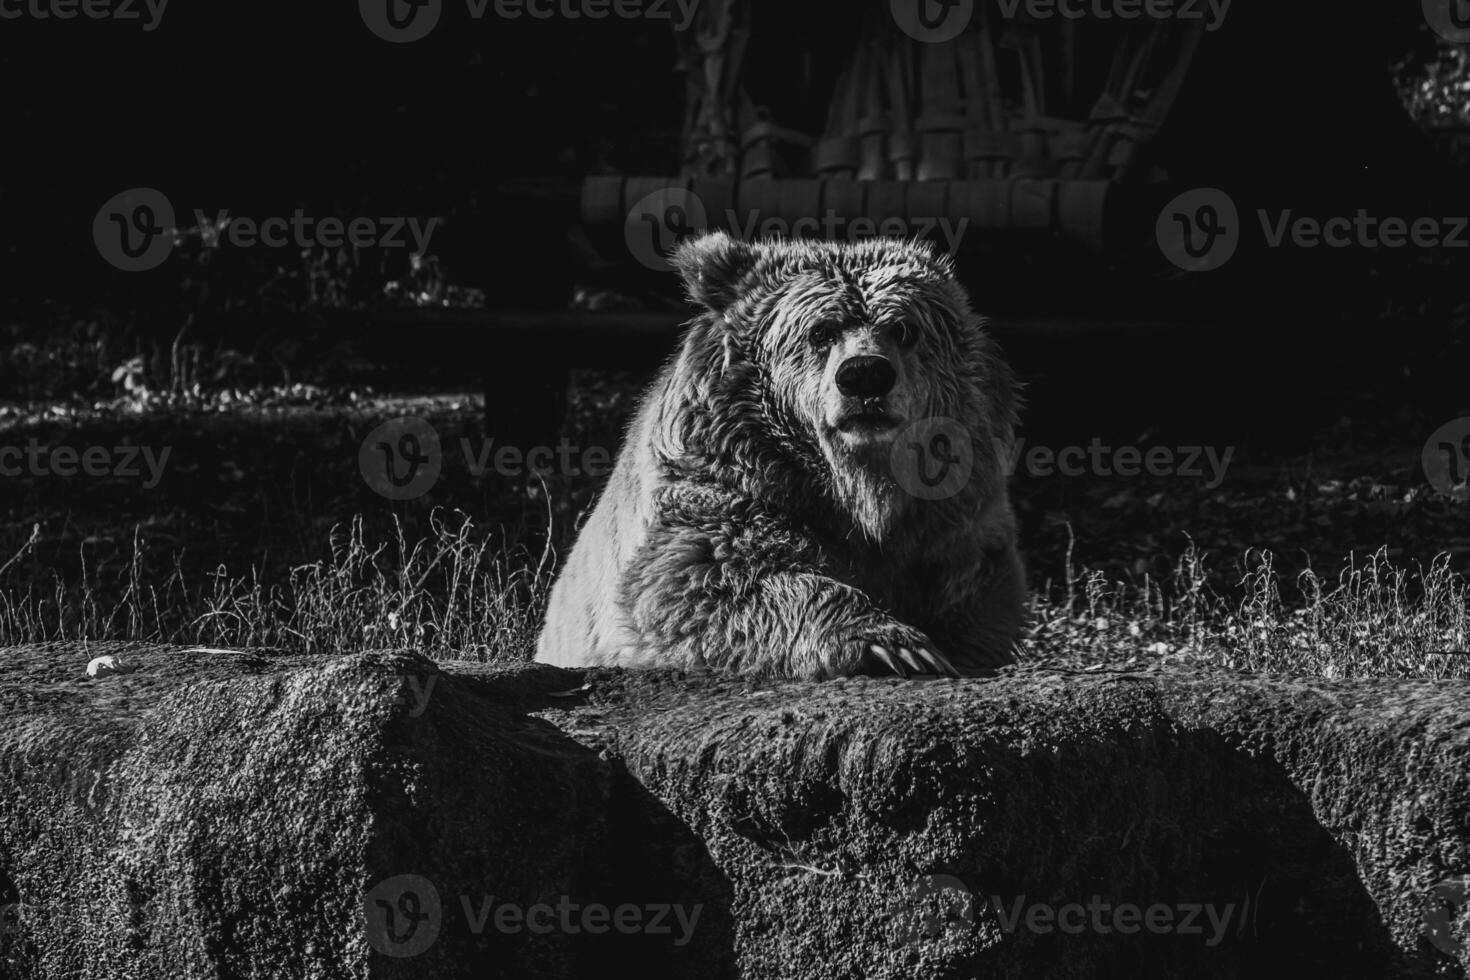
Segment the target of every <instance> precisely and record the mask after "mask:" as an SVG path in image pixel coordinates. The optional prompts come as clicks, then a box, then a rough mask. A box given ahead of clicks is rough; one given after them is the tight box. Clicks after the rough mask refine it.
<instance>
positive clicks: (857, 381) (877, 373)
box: [837, 355, 898, 398]
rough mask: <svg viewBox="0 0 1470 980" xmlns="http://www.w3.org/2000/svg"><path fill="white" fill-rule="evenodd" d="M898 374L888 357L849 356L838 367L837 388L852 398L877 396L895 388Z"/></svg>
mask: <svg viewBox="0 0 1470 980" xmlns="http://www.w3.org/2000/svg"><path fill="white" fill-rule="evenodd" d="M897 380H898V375H897V374H896V373H895V372H894V370H893V365H892V364H890V363H889V362H888V358H886V357H874V356H872V355H863V356H861V357H849V358H848V359H847V360H845V361H843V362H842V366H841V367H839V368H838V369H837V390H838V391H840V392H842V393H843V394H844V395H847V396H848V397H850V398H877V397H879V396H880V395H886V394H888V393H889V392H890V391H892V390H893V383H894V382H895V381H897Z"/></svg>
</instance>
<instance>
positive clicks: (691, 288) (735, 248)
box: [669, 231, 756, 313]
mask: <svg viewBox="0 0 1470 980" xmlns="http://www.w3.org/2000/svg"><path fill="white" fill-rule="evenodd" d="M755 260H756V250H755V249H754V248H752V247H751V246H750V245H748V244H747V243H745V242H742V241H737V240H736V239H734V238H731V237H730V236H729V235H727V234H725V233H724V232H723V231H714V232H710V233H709V234H707V235H701V236H700V237H698V238H686V239H685V240H684V241H683V242H681V243H679V246H678V248H676V249H675V250H674V253H673V255H671V256H669V262H670V264H672V265H673V267H674V268H675V269H677V270H679V275H680V277H682V278H683V280H684V289H685V291H686V292H687V293H688V294H689V298H690V299H691V300H692V301H694V302H696V303H699V304H701V305H702V306H704V307H706V308H707V309H709V311H710V312H711V313H724V312H725V310H726V309H728V308H729V306H730V304H731V303H732V302H734V301H735V297H736V296H738V295H739V293H740V282H741V280H742V279H744V278H745V276H746V274H747V273H749V272H750V270H751V269H752V268H754V267H755Z"/></svg>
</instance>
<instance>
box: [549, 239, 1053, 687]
mask: <svg viewBox="0 0 1470 980" xmlns="http://www.w3.org/2000/svg"><path fill="white" fill-rule="evenodd" d="M672 262H673V264H674V266H675V268H676V269H678V271H679V272H680V274H681V275H682V276H683V279H684V282H685V285H686V287H687V289H688V293H689V296H690V298H691V299H692V300H693V301H694V302H696V303H697V304H699V305H701V306H702V307H703V308H704V312H703V313H701V314H700V315H699V316H698V317H696V318H695V319H694V320H693V321H692V322H691V323H690V324H689V326H688V328H687V330H686V332H685V334H684V336H683V340H682V342H681V344H680V346H679V350H678V352H677V353H676V354H675V356H674V357H673V358H672V360H671V361H670V363H669V364H668V365H666V366H665V368H664V369H663V371H662V372H661V374H660V375H659V377H658V379H657V380H656V381H655V382H654V383H653V385H652V387H651V388H650V389H649V391H648V393H647V394H646V396H645V397H644V400H643V402H642V405H641V407H640V409H639V411H638V414H637V416H636V418H635V420H634V421H633V423H632V426H631V428H630V430H629V433H628V436H627V440H626V444H625V445H624V447H623V449H622V452H621V454H620V455H619V457H618V461H617V466H616V468H615V470H614V472H613V474H612V477H611V478H610V480H609V483H608V485H607V488H606V490H605V491H604V492H603V494H602V497H601V499H600V500H599V501H598V503H597V506H596V508H595V509H594V511H593V513H592V515H591V517H590V519H589V520H588V522H587V524H586V526H585V527H584V528H583V529H582V532H581V535H580V537H579V538H578V540H577V543H576V546H575V548H574V549H573V550H572V553H571V557H570V559H569V560H568V562H567V564H566V566H565V568H564V569H563V570H562V572H561V575H560V578H559V579H558V581H557V583H556V586H555V588H554V589H553V591H552V594H551V600H550V605H549V608H548V610H547V616H546V622H545V625H544V626H543V628H542V632H541V637H540V642H539V646H538V650H537V656H536V659H537V660H538V661H542V662H545V663H553V664H559V665H562V666H567V667H584V666H592V665H621V666H678V667H698V666H710V667H716V668H724V669H729V670H734V671H738V672H740V673H743V674H749V675H757V676H761V675H764V676H783V677H804V678H823V677H833V676H840V675H848V674H854V673H865V672H870V671H872V670H882V671H889V670H891V671H894V672H897V673H899V674H902V675H907V674H908V673H910V672H921V673H924V672H928V673H935V672H942V673H949V674H974V673H980V672H983V671H985V670H987V669H988V668H992V667H995V666H997V665H1000V664H1003V663H1006V662H1009V661H1010V660H1011V659H1013V653H1012V651H1013V644H1014V641H1015V637H1016V634H1017V632H1018V630H1019V628H1020V626H1021V624H1022V620H1023V607H1024V603H1025V594H1026V593H1025V584H1024V583H1025V576H1024V573H1023V570H1022V566H1021V561H1020V558H1019V556H1018V554H1017V551H1016V521H1015V516H1014V513H1013V512H1012V510H1011V505H1010V500H1009V498H1008V496H1007V491H1006V480H1005V474H1004V472H1003V468H1002V464H1001V460H1002V459H1004V458H1006V456H1005V455H1004V454H1006V453H1008V451H1009V449H1010V447H1011V445H1012V441H1013V438H1014V437H1013V427H1014V425H1015V422H1016V408H1017V397H1016V394H1015V390H1014V384H1013V381H1012V375H1011V372H1010V370H1009V368H1007V367H1006V365H1005V364H1004V362H1003V361H1002V360H1001V359H1000V357H999V355H998V353H997V351H996V349H995V347H994V345H993V343H992V342H991V340H990V339H989V338H988V337H987V336H986V334H985V333H984V331H983V330H982V327H981V321H980V319H979V318H978V317H977V316H976V315H975V313H974V312H973V311H972V310H971V307H970V303H969V300H968V298H967V297H966V295H965V293H964V291H963V289H962V288H961V287H960V285H959V284H958V283H957V282H956V280H955V277H954V270H953V268H952V266H951V264H950V261H949V259H948V258H947V257H945V256H942V255H939V254H936V253H935V252H934V251H933V250H932V249H931V248H929V247H928V246H927V245H924V244H921V243H916V242H903V241H894V240H873V241H868V242H863V243H859V244H837V243H828V242H802V241H785V240H783V241H770V242H758V243H745V242H740V241H737V240H734V239H732V238H730V237H728V236H726V235H724V234H723V233H713V234H708V235H705V236H703V237H701V238H697V239H691V240H687V241H685V242H684V243H683V244H682V245H681V246H680V247H679V249H678V250H677V251H676V252H675V254H674V256H673V258H672ZM935 418H938V419H942V420H948V421H947V422H945V423H943V424H946V425H948V426H949V428H948V429H946V430H943V431H945V432H946V433H947V435H946V436H945V441H943V442H941V443H936V444H934V445H933V446H931V447H929V448H931V449H933V450H934V453H933V454H932V458H933V459H939V458H942V457H943V455H944V454H943V453H942V452H941V450H944V451H946V452H947V453H948V455H949V456H950V457H955V456H956V455H957V452H956V447H955V446H954V445H953V444H954V443H955V442H964V441H967V442H968V443H969V445H968V449H969V453H968V454H967V455H969V456H971V457H972V463H971V465H970V467H969V470H968V478H967V479H964V480H963V481H961V482H960V484H959V485H958V486H956V487H954V488H953V489H951V490H949V491H946V492H945V493H941V494H939V495H935V494H930V493H926V492H924V488H923V487H922V486H918V485H916V484H914V483H913V479H912V473H910V474H908V475H907V477H906V476H905V473H904V472H903V460H904V459H905V458H906V457H907V455H908V454H910V453H916V454H918V459H919V462H918V464H917V465H919V466H923V465H924V456H923V453H924V452H925V451H926V450H925V448H924V443H923V439H922V437H921V438H920V439H919V440H918V441H911V442H908V443H907V444H906V443H905V440H906V439H911V438H912V435H911V434H912V433H914V432H929V431H932V430H930V429H924V428H922V426H924V425H926V424H928V423H925V422H924V421H923V420H926V419H935ZM915 426H919V428H916V427H915ZM960 448H961V449H963V448H964V447H960ZM946 468H947V466H946Z"/></svg>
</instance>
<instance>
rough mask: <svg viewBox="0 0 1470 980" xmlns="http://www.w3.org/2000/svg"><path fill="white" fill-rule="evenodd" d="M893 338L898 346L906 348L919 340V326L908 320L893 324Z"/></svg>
mask: <svg viewBox="0 0 1470 980" xmlns="http://www.w3.org/2000/svg"><path fill="white" fill-rule="evenodd" d="M893 339H894V341H895V342H896V343H897V344H898V346H900V347H902V348H904V349H908V348H910V347H912V346H914V345H915V344H917V343H918V342H919V328H918V327H916V326H915V325H914V324H913V323H911V322H909V321H908V320H900V321H899V322H897V323H895V324H894V325H893Z"/></svg>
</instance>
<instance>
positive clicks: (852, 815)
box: [0, 644, 1470, 980]
mask: <svg viewBox="0 0 1470 980" xmlns="http://www.w3.org/2000/svg"><path fill="white" fill-rule="evenodd" d="M119 651H121V652H122V653H123V657H124V662H125V663H127V664H129V665H131V666H134V667H136V671H135V672H133V673H130V674H125V675H113V676H109V677H104V678H99V679H96V680H90V679H88V678H87V677H86V675H85V671H84V668H85V665H86V663H87V660H88V659H89V658H90V657H92V656H96V655H98V654H99V653H109V652H119ZM441 666H442V667H443V668H444V669H441ZM584 679H585V680H586V681H587V682H588V685H587V687H586V688H585V689H583V690H580V691H578V692H577V693H575V694H572V695H570V696H558V694H564V692H567V691H569V690H571V689H573V688H578V687H579V685H581V684H582V683H583V680H584ZM0 718H3V719H4V725H3V728H0V980H11V978H17V980H18V978H46V980H50V978H61V977H77V976H85V977H108V978H112V977H117V978H139V980H142V978H149V980H152V978H156V977H169V978H173V977H231V978H233V977H251V978H257V977H258V978H272V980H274V978H285V977H312V978H316V977H323V978H325V977H472V976H473V977H501V976H503V977H527V978H531V977H582V976H593V975H611V974H616V973H618V972H623V971H627V970H638V971H642V974H643V975H647V976H659V977H664V976H668V977H684V976H688V977H694V976H697V977H700V978H702V980H709V978H713V977H734V976H744V977H772V978H783V980H785V978H825V977H832V978H845V977H905V978H907V977H915V976H918V977H953V978H970V977H989V976H997V977H1092V976H1123V975H1127V976H1149V977H1169V976H1180V977H1255V976H1287V975H1317V974H1323V975H1335V976H1339V977H1357V976H1361V977H1375V978H1378V977H1385V976H1464V975H1465V971H1466V968H1467V967H1470V952H1467V951H1466V949H1467V948H1470V929H1467V928H1465V927H1466V926H1470V911H1467V912H1466V914H1465V915H1464V916H1461V917H1460V918H1459V920H1458V922H1457V921H1456V917H1455V914H1454V910H1453V909H1451V908H1450V907H1449V905H1445V904H1443V903H1442V902H1440V901H1439V900H1437V899H1436V898H1435V896H1439V898H1444V899H1448V900H1449V901H1450V903H1451V904H1453V903H1455V902H1459V901H1461V900H1462V899H1463V898H1464V888H1463V887H1462V886H1460V885H1459V884H1458V881H1459V879H1460V878H1461V876H1463V875H1465V874H1467V873H1470V765H1467V763H1470V685H1466V684H1463V683H1455V682H1390V681H1367V682H1352V683H1348V682H1330V681H1325V680H1302V679H1291V678H1282V677H1262V676H1254V675H1242V674H1233V673H1226V672H1214V673H1212V672H1200V671H1183V670H1153V671H1150V670H1138V671H1128V672H1116V671H1115V672H1104V671H1099V672H1075V673H1072V672H1067V671H1064V670H1058V669H1045V670H1042V669H1036V670H1025V669H1019V670H1014V671H1010V672H1007V673H1006V674H1004V675H1002V676H1001V677H999V678H997V679H992V680H968V681H948V680H927V681H901V680H898V679H875V680H868V679H853V680H848V681H843V682H830V683H826V684H803V683H759V684H756V683H747V682H743V681H739V680H732V679H728V678H719V677H708V676H688V677H685V676H680V675H676V674H668V673H650V674H641V673H623V672H618V671H594V672H591V673H588V674H583V673H582V672H568V671H561V670H558V669H556V668H551V667H545V666H539V665H530V666H525V667H498V668H496V667H490V666H483V665H471V664H455V665H439V666H436V665H435V664H433V663H430V662H429V661H426V660H424V659H422V658H420V657H417V656H414V655H411V654H398V653H375V654H365V655H361V656H350V657H349V656H344V657H337V658H326V659H323V658H313V659H303V658H292V657H284V656H279V655H274V654H271V653H269V652H264V651H255V652H229V651H223V652H222V651H188V650H185V649H182V648H120V647H117V646H115V645H114V646H111V647H98V646H96V645H93V646H91V647H89V648H88V649H86V650H83V649H82V648H81V647H80V646H77V645H68V644H50V645H38V646H29V647H20V648H10V649H0ZM1447 883H1448V884H1447ZM1464 904H1470V903H1464ZM1426 922H1428V928H1426Z"/></svg>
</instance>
